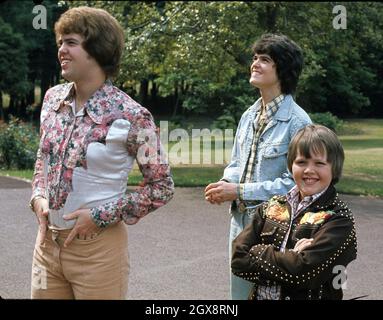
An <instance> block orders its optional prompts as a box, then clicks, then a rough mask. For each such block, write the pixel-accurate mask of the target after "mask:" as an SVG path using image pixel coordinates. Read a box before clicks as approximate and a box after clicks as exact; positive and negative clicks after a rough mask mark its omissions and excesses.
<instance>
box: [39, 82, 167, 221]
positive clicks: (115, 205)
mask: <svg viewBox="0 0 383 320" xmlns="http://www.w3.org/2000/svg"><path fill="white" fill-rule="evenodd" d="M73 92H74V84H73V83H66V84H61V85H57V86H55V87H53V88H51V89H49V90H48V91H47V93H46V94H45V97H44V102H43V107H42V111H41V124H40V137H41V138H40V146H39V149H38V152H37V161H36V164H35V172H34V177H33V181H32V198H33V197H35V196H37V195H40V196H44V197H46V198H48V201H49V208H50V209H52V210H60V209H62V208H63V207H64V206H65V204H66V202H67V200H68V197H69V196H72V195H74V196H75V195H76V194H77V193H78V194H81V189H82V188H83V189H84V190H83V191H82V195H83V196H84V197H87V196H88V197H89V196H90V197H92V196H93V198H94V195H99V197H101V198H102V196H103V191H104V187H105V189H107V188H108V186H110V185H113V184H116V183H117V189H118V192H116V196H115V197H110V195H105V196H104V200H103V201H101V202H100V201H98V202H97V201H95V202H94V203H96V204H97V205H94V206H91V207H89V206H88V208H90V209H91V215H92V218H93V220H94V222H95V223H96V224H97V225H98V226H99V227H106V226H108V225H110V224H112V223H115V222H117V221H120V220H123V221H124V222H125V223H126V224H135V223H137V221H138V220H139V219H140V218H142V217H143V216H145V215H146V214H148V213H149V212H151V211H153V210H155V209H157V208H159V207H161V206H162V205H164V204H165V203H167V202H168V201H169V200H170V199H171V198H172V196H173V192H174V183H173V180H172V177H171V175H170V168H169V165H168V163H167V161H166V158H165V156H164V153H163V150H162V147H161V142H160V139H159V137H158V130H157V129H156V126H155V124H154V121H153V117H152V115H151V114H150V112H149V111H148V110H147V109H145V108H143V107H142V106H140V105H139V104H138V103H137V102H135V101H134V100H133V99H131V98H130V97H129V96H128V95H127V94H125V93H124V92H122V91H121V90H119V89H118V88H116V87H114V86H113V85H112V83H111V82H110V81H109V80H107V81H106V82H105V83H104V84H103V86H102V87H101V88H99V89H98V90H97V91H96V92H95V93H94V94H93V95H92V96H91V97H90V99H89V100H88V101H87V102H86V105H85V107H84V112H83V115H80V116H78V115H76V116H75V115H74V114H73V111H72V108H71V106H70V103H71V101H72V100H73ZM112 128H113V130H112ZM148 137H149V140H150V141H152V143H150V144H148V143H147V140H148ZM153 141H154V142H153ZM90 150H92V157H91V158H90V154H91V151H90ZM116 159H118V161H116ZM148 159H149V160H148ZM134 160H136V161H137V163H138V167H139V169H140V171H141V173H142V175H143V182H142V183H141V186H140V187H139V188H138V189H137V190H135V192H128V191H127V190H126V184H127V178H128V174H129V172H130V170H131V169H132V166H133V162H134ZM85 175H87V176H86V177H87V179H88V181H90V183H88V185H84V183H83V180H84V179H83V180H81V177H84V176H85ZM75 177H77V178H78V181H79V182H78V186H77V190H74V189H76V186H75V185H74V183H73V182H74V178H75ZM116 181H117V182H116ZM81 183H82V184H81ZM80 198H81V197H80ZM77 200H78V201H77V202H78V203H80V202H79V199H77ZM74 202H76V201H74ZM90 203H91V202H90ZM80 207H81V206H80ZM85 207H87V206H85ZM72 209H73V210H75V209H78V208H72Z"/></svg>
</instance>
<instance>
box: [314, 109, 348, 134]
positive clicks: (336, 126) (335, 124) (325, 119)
mask: <svg viewBox="0 0 383 320" xmlns="http://www.w3.org/2000/svg"><path fill="white" fill-rule="evenodd" d="M309 116H310V118H311V120H312V122H313V123H315V124H321V125H323V126H325V127H327V128H329V129H331V130H333V131H334V132H338V131H339V130H340V129H341V128H342V126H343V124H344V122H343V121H342V120H340V119H339V118H338V117H337V116H334V115H333V114H332V113H331V112H318V113H309Z"/></svg>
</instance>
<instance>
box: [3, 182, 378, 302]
mask: <svg viewBox="0 0 383 320" xmlns="http://www.w3.org/2000/svg"><path fill="white" fill-rule="evenodd" d="M29 197H30V185H29V184H28V183H25V182H23V181H18V180H13V179H9V178H4V177H0V226H1V233H0V296H1V297H3V298H16V299H19V298H29V291H30V264H31V259H32V251H33V246H34V241H35V235H36V230H37V227H36V218H35V217H34V215H33V214H32V213H31V212H30V211H29V208H28V207H27V203H28V199H29ZM342 198H343V199H344V200H345V201H346V202H347V203H348V204H349V206H350V208H351V209H352V210H353V212H354V214H355V220H356V224H357V235H358V244H359V250H358V259H357V260H356V261H354V262H352V263H351V264H350V266H349V268H348V276H349V280H348V282H347V290H345V299H349V298H353V297H356V296H362V295H368V297H367V298H369V299H383V267H382V266H383V255H382V254H381V246H382V244H383V233H382V226H383V200H375V199H374V200H372V199H369V198H364V197H353V196H346V195H344V196H342ZM228 229H229V216H228V208H227V206H224V205H222V206H213V205H208V204H207V203H206V202H205V201H204V199H203V188H176V192H175V196H174V199H173V200H172V201H171V202H170V203H169V204H168V205H166V206H165V207H163V208H160V209H159V210H157V211H155V212H153V213H151V214H149V215H148V216H146V217H145V218H143V219H142V220H141V221H140V222H139V223H138V224H136V225H133V226H129V227H128V233H129V251H130V258H131V273H130V285H129V294H128V298H129V299H171V300H173V299H174V300H183V299H191V300H199V299H213V300H215V299H222V300H225V299H228V298H229V295H228V290H229V283H228V270H229V269H228V255H227V235H228Z"/></svg>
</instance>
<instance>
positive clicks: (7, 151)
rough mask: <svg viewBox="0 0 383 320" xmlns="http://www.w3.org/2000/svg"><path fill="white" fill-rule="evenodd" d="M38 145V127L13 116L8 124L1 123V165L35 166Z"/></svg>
mask: <svg viewBox="0 0 383 320" xmlns="http://www.w3.org/2000/svg"><path fill="white" fill-rule="evenodd" d="M38 145H39V137H38V133H37V131H36V129H35V128H34V127H32V126H31V125H29V124H26V123H23V122H21V121H20V120H19V119H17V118H13V117H12V118H11V120H10V121H9V124H8V125H7V124H5V123H2V124H1V125H0V167H4V168H6V169H10V168H14V169H30V168H33V166H34V163H35V161H36V152H37V149H38Z"/></svg>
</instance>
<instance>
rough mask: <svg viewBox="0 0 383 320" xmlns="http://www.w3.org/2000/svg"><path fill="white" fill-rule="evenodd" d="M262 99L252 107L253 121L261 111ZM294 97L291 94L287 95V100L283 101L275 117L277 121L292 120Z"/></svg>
mask: <svg viewBox="0 0 383 320" xmlns="http://www.w3.org/2000/svg"><path fill="white" fill-rule="evenodd" d="M261 102H262V98H259V99H258V100H257V101H256V102H255V103H254V104H253V105H252V106H251V115H252V120H254V119H255V115H256V114H257V112H258V111H259V110H260V109H261V106H262V104H261ZM292 102H293V97H292V96H291V94H287V95H286V96H285V99H284V100H283V101H282V103H281V106H280V107H279V109H278V111H277V112H276V113H275V115H274V119H275V120H279V121H289V120H290V118H291V113H292V110H293V103H292ZM271 122H273V121H271Z"/></svg>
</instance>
